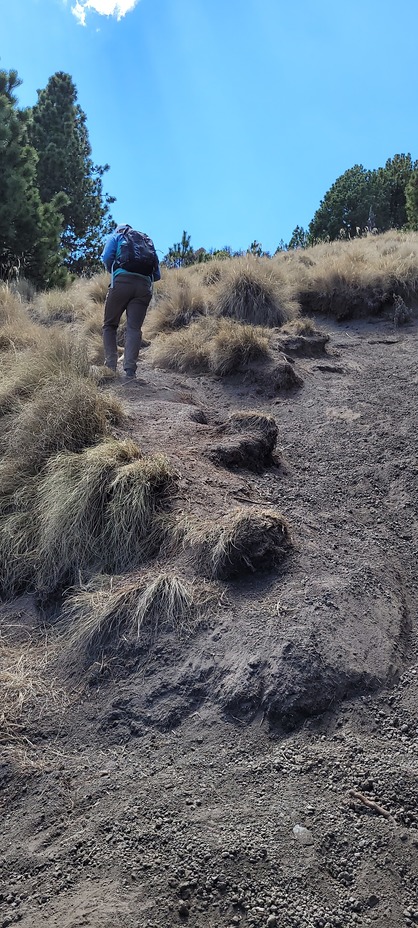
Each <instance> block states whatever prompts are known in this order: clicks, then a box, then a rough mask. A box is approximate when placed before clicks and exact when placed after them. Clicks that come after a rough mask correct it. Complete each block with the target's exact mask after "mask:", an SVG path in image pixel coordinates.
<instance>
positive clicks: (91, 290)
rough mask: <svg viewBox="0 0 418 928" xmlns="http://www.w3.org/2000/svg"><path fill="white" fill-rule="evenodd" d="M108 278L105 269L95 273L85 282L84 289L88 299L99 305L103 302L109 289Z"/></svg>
mask: <svg viewBox="0 0 418 928" xmlns="http://www.w3.org/2000/svg"><path fill="white" fill-rule="evenodd" d="M109 283H110V278H109V274H108V273H107V271H102V272H101V273H99V274H95V275H94V277H91V279H90V280H89V281H87V283H86V291H87V295H88V297H89V299H90V300H91V301H92V302H93V303H99V305H100V306H102V304H103V303H104V302H105V299H106V296H107V291H108V289H109Z"/></svg>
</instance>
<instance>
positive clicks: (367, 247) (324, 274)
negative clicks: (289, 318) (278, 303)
mask: <svg viewBox="0 0 418 928" xmlns="http://www.w3.org/2000/svg"><path fill="white" fill-rule="evenodd" d="M273 261H274V262H275V263H276V265H277V267H278V268H279V269H280V270H281V272H282V273H284V274H285V275H286V276H287V278H288V280H289V284H290V286H291V287H292V288H293V290H294V292H296V293H297V295H298V299H299V301H300V303H301V306H302V310H303V311H305V312H308V313H312V312H314V313H324V314H328V315H331V316H334V317H335V318H337V319H339V320H344V319H349V318H352V317H361V316H367V315H376V314H378V313H381V312H382V311H383V310H385V309H386V308H388V307H390V306H391V305H392V304H393V301H394V297H395V296H396V295H398V296H401V297H402V298H403V299H405V300H406V301H408V300H415V299H416V297H417V295H418V234H417V233H412V232H410V233H403V232H387V233H384V234H383V235H376V236H372V235H370V236H366V237H364V238H360V239H354V240H353V241H349V242H347V241H345V242H330V243H329V244H320V245H315V246H314V247H313V248H309V249H307V250H306V251H304V252H287V253H285V254H281V255H278V256H276V257H275V258H274V259H273Z"/></svg>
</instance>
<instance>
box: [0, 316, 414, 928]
mask: <svg viewBox="0 0 418 928" xmlns="http://www.w3.org/2000/svg"><path fill="white" fill-rule="evenodd" d="M327 328H328V330H329V331H330V334H331V340H330V343H329V345H328V349H327V354H326V355H323V356H320V357H312V358H304V357H302V358H301V357H297V358H296V359H295V369H296V370H297V373H298V374H299V375H300V376H301V377H303V379H304V385H303V386H302V387H301V388H299V389H294V390H291V391H287V392H286V391H284V392H283V391H278V390H277V389H276V388H275V387H274V386H273V383H272V381H269V379H268V378H266V376H265V374H264V373H263V371H262V370H259V371H257V370H254V371H253V372H252V374H251V376H248V377H247V378H246V380H244V381H243V380H242V378H239V377H237V378H236V379H235V380H233V379H231V380H228V381H227V382H221V381H216V380H213V379H211V378H206V377H188V376H186V375H175V374H168V373H163V372H158V371H154V370H152V369H151V368H150V366H149V362H148V361H147V357H146V352H145V353H144V355H143V370H142V371H141V380H140V381H139V382H138V383H136V384H135V385H133V386H130V385H129V386H120V387H118V388H117V389H118V391H119V392H120V393H121V394H123V395H124V396H125V401H126V404H127V406H128V407H129V411H130V415H131V423H130V428H131V433H132V435H133V436H134V437H135V438H136V439H137V440H138V443H139V444H140V446H141V448H143V450H144V451H148V450H149V451H155V450H161V449H163V450H164V451H165V452H166V453H167V454H168V456H169V457H170V458H171V460H172V461H173V462H174V463H175V466H176V468H177V470H178V473H179V495H178V502H177V505H178V508H179V511H180V512H182V513H185V514H187V518H188V519H190V520H191V521H196V522H197V523H200V522H202V520H205V519H207V518H209V517H210V518H213V517H215V516H219V517H221V516H226V517H227V516H228V513H230V512H232V511H233V509H234V508H236V507H237V506H243V507H247V508H248V507H250V508H253V507H254V509H260V508H266V507H268V508H272V509H274V510H276V511H281V512H282V513H283V514H284V515H285V516H286V518H287V519H288V521H289V523H290V525H291V528H292V532H293V537H294V543H295V549H294V552H293V554H292V555H291V557H290V558H289V559H288V560H287V562H286V563H285V564H284V565H283V567H282V568H281V569H280V571H278V572H273V573H268V574H264V575H263V574H254V575H251V574H250V575H249V576H247V577H246V578H244V579H240V580H235V581H229V582H227V583H222V584H220V601H219V604H218V606H216V607H214V610H213V614H212V615H211V616H210V617H209V620H208V622H207V623H206V625H205V626H204V627H202V628H201V629H200V630H199V631H198V632H197V633H196V634H195V635H194V636H192V637H191V638H190V639H189V638H187V639H184V638H183V639H182V638H178V637H176V636H173V634H172V633H169V632H168V631H164V629H163V628H162V629H161V631H160V634H159V635H158V638H156V639H155V640H153V641H152V642H151V645H150V644H149V642H147V647H146V649H145V648H143V649H142V650H141V648H140V647H138V650H137V652H133V653H131V654H130V655H129V656H126V655H125V657H124V659H123V660H121V659H118V660H116V659H111V660H109V662H108V664H107V665H106V667H104V668H102V671H103V670H104V672H101V673H98V670H97V668H92V669H91V671H90V674H89V676H88V685H87V686H86V687H85V688H84V686H81V683H80V678H79V677H77V675H76V673H74V675H73V678H72V681H71V690H72V695H71V699H70V704H69V705H68V706H67V707H66V708H65V709H64V708H62V709H61V710H60V711H53V708H52V709H51V711H50V712H47V713H46V714H44V715H43V716H42V717H41V718H37V717H36V712H35V711H34V713H33V718H32V719H29V720H28V723H27V729H26V731H23V732H20V733H19V744H16V747H15V748H14V749H13V748H12V749H10V748H8V749H6V750H5V751H4V763H3V766H2V768H1V774H2V785H3V790H2V794H3V800H4V815H3V819H2V833H3V834H2V848H3V858H2V864H1V867H2V873H1V892H2V897H1V902H0V905H1V913H2V918H3V922H2V923H3V924H4V925H8V924H12V923H13V922H14V921H16V920H19V919H20V923H21V924H22V925H24V926H29V925H30V926H35V928H37V926H38V925H42V924H47V925H50V926H63V928H75V926H78V925H90V926H94V928H98V926H99V925H100V926H105V928H107V926H109V928H110V926H115V925H118V926H126V928H134V926H135V928H136V926H138V928H157V926H160V925H178V924H182V923H183V924H188V925H190V926H196V928H201V926H202V928H203V926H206V925H208V926H212V928H215V926H217V928H224V926H226V928H232V926H233V925H240V924H242V925H244V926H246V925H252V926H254V928H256V926H257V928H258V926H268V928H274V926H280V928H293V926H301V928H305V926H306V928H325V926H336V928H338V926H346V925H348V926H351V925H364V926H366V925H374V924H375V925H379V928H380V926H387V928H395V926H396V928H397V926H401V925H413V924H415V923H418V866H417V850H418V830H417V829H418V814H417V800H418V780H417V776H418V769H417V764H416V753H417V745H418V722H417V716H416V696H417V687H418V663H417V646H416V612H417V592H416V559H417V537H418V536H417V522H416V488H417V478H416V459H417V442H418V438H417V414H416V409H417V399H418V374H417V371H416V356H417V345H418V342H417V337H418V329H417V328H416V327H415V326H409V327H406V328H402V329H400V330H394V329H393V326H392V325H391V324H390V323H388V322H386V323H385V322H383V321H380V322H378V323H375V324H367V323H362V324H357V323H355V324H354V323H353V324H351V325H350V326H348V327H341V326H340V327H337V326H332V325H331V326H328V327H327ZM141 381H143V382H141ZM240 408H248V409H257V410H259V411H260V412H264V413H269V414H272V415H273V416H274V418H275V420H276V422H277V425H278V429H279V437H278V443H277V457H276V462H275V464H274V466H272V467H268V468H266V469H265V470H263V471H262V472H261V473H257V472H253V471H248V470H245V469H238V470H234V471H230V470H228V469H226V468H224V467H220V466H217V465H216V464H214V463H213V460H212V459H211V457H210V453H209V452H210V450H211V448H213V445H214V443H216V442H217V441H219V440H221V438H222V430H221V426H222V423H224V422H225V421H226V419H227V418H228V415H229V414H230V413H231V412H233V411H235V410H237V409H240ZM173 566H175V568H176V569H178V570H179V571H183V572H184V574H185V575H187V573H188V572H190V571H191V570H192V568H191V566H190V564H189V562H188V560H187V558H186V556H185V555H184V556H183V555H182V554H181V553H180V554H176V555H173ZM7 609H8V611H7V613H6V611H5V610H3V615H4V618H5V619H6V616H7V621H8V623H9V624H10V622H11V621H12V619H13V616H12V614H11V612H10V607H7ZM19 610H21V611H22V610H23V611H24V612H25V610H26V612H25V615H26V619H25V621H27V623H28V624H30V622H31V617H30V615H29V614H28V611H27V604H26V605H25V603H23V604H20V605H19V603H17V604H16V606H15V615H16V617H17V616H18V613H19ZM33 621H35V622H36V616H34V617H33ZM25 739H26V741H25ZM25 745H26V747H25ZM350 790H354V791H357V792H359V793H360V794H361V795H362V796H363V799H361V798H356V797H354V796H352V795H351V796H350ZM364 798H366V799H367V798H368V799H369V800H372V801H375V802H377V803H378V808H376V807H375V806H368V805H366V804H365V802H364ZM296 826H299V828H298V827H296ZM300 828H302V831H301V830H300Z"/></svg>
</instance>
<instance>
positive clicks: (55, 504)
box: [36, 440, 175, 593]
mask: <svg viewBox="0 0 418 928" xmlns="http://www.w3.org/2000/svg"><path fill="white" fill-rule="evenodd" d="M174 485H175V475H174V473H173V472H172V470H171V468H170V466H169V464H168V462H167V461H166V459H165V458H164V457H163V456H162V455H155V456H150V457H144V458H143V457H142V456H141V452H140V450H139V448H138V447H137V445H135V443H134V442H132V441H124V442H120V441H114V440H108V441H104V442H101V443H100V444H98V445H95V446H93V447H92V448H87V449H85V450H84V451H82V452H81V453H80V454H74V453H69V452H62V453H61V454H58V455H56V456H55V457H53V458H50V460H49V461H48V463H47V465H46V466H45V468H44V472H43V474H42V476H41V478H40V480H39V482H38V487H37V500H36V503H37V511H38V518H39V541H38V549H37V554H38V563H39V575H38V577H37V587H38V588H39V589H41V590H42V591H44V592H46V593H48V592H49V591H53V590H56V589H60V588H61V589H62V588H63V586H65V585H68V584H74V583H75V582H77V580H79V579H80V576H85V575H86V574H87V575H88V574H91V573H92V572H93V571H95V570H96V571H97V570H104V571H106V572H111V573H112V572H115V571H117V570H122V569H123V570H126V569H128V568H129V567H133V566H138V565H139V564H141V563H143V562H144V561H145V560H146V559H147V558H149V557H151V556H153V555H154V554H155V553H156V551H157V550H158V548H159V546H160V545H161V544H162V543H163V541H164V538H165V533H166V532H167V531H168V528H167V523H166V522H165V520H164V519H163V518H162V516H163V513H164V511H166V510H167V509H168V508H169V505H170V501H171V498H172V493H173V489H174Z"/></svg>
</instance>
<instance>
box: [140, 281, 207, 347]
mask: <svg viewBox="0 0 418 928" xmlns="http://www.w3.org/2000/svg"><path fill="white" fill-rule="evenodd" d="M209 302H210V299H209V292H208V291H207V289H206V288H205V287H204V286H202V284H201V283H200V280H199V279H198V278H197V277H196V276H195V275H193V274H191V273H190V271H189V272H188V271H187V270H180V271H170V272H169V273H167V274H166V275H165V276H164V279H163V281H162V283H161V284H160V286H159V289H158V294H157V298H156V300H155V303H154V305H153V306H152V307H151V309H150V310H149V311H148V314H147V316H146V319H145V324H144V334H145V335H146V337H147V338H148V337H150V338H153V337H154V336H155V335H158V334H159V333H162V332H170V331H173V330H175V329H180V328H182V327H183V326H186V325H189V323H190V322H192V321H193V320H194V319H196V318H198V317H199V316H205V315H206V314H207V311H208V306H209Z"/></svg>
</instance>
